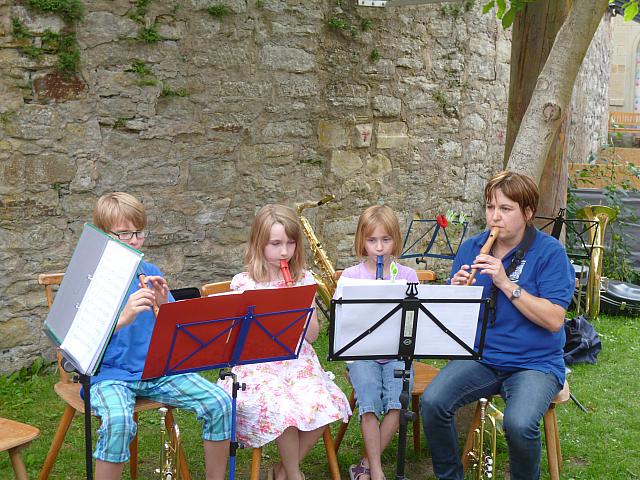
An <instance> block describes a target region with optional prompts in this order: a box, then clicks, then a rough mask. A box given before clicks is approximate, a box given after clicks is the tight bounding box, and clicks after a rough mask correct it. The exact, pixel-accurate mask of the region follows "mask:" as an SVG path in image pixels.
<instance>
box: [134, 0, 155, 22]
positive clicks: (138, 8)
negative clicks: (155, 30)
mask: <svg viewBox="0 0 640 480" xmlns="http://www.w3.org/2000/svg"><path fill="white" fill-rule="evenodd" d="M150 3H151V0H136V3H135V4H134V6H133V12H132V13H130V14H129V18H131V20H134V21H136V22H138V23H141V24H142V23H144V16H145V15H146V14H147V10H149V4H150Z"/></svg>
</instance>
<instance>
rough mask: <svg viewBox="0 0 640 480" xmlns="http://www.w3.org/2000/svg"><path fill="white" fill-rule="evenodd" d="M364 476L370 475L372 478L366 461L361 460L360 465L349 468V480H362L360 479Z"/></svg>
mask: <svg viewBox="0 0 640 480" xmlns="http://www.w3.org/2000/svg"><path fill="white" fill-rule="evenodd" d="M363 475H368V476H369V478H371V473H370V470H369V469H368V468H367V467H365V466H364V460H361V461H360V463H359V464H358V465H351V466H350V467H349V478H350V479H351V480H362V479H361V478H360V477H362V476H363Z"/></svg>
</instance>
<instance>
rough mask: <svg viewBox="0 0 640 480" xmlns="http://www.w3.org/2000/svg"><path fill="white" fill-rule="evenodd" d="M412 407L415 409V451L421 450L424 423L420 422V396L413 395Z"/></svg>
mask: <svg viewBox="0 0 640 480" xmlns="http://www.w3.org/2000/svg"><path fill="white" fill-rule="evenodd" d="M411 409H412V410H413V414H414V415H415V417H413V451H414V452H416V453H418V452H420V430H421V429H422V425H421V424H420V396H419V395H412V396H411Z"/></svg>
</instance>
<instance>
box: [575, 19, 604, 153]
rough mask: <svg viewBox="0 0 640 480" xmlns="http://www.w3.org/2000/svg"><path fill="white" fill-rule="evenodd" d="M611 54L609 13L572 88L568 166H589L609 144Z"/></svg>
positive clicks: (597, 32)
mask: <svg viewBox="0 0 640 480" xmlns="http://www.w3.org/2000/svg"><path fill="white" fill-rule="evenodd" d="M611 55H612V44H611V16H610V14H609V13H607V14H606V15H605V18H603V19H602V22H601V23H600V26H599V27H598V30H597V31H596V34H595V35H594V36H593V40H592V41H591V45H590V46H589V50H587V54H586V55H585V58H584V60H583V62H582V67H580V71H579V72H578V77H577V78H576V83H575V86H574V87H573V96H572V98H571V121H570V123H569V127H568V133H567V146H566V154H567V160H568V162H569V163H587V162H588V161H589V160H590V158H591V157H592V156H594V155H597V154H598V152H599V151H600V149H601V148H602V145H603V144H605V143H606V142H607V132H608V123H609V78H610V76H611Z"/></svg>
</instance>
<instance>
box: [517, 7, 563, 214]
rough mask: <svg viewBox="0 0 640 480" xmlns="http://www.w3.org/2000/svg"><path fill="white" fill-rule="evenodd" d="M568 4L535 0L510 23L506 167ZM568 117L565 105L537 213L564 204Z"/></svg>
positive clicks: (550, 152)
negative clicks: (565, 140) (565, 132)
mask: <svg viewBox="0 0 640 480" xmlns="http://www.w3.org/2000/svg"><path fill="white" fill-rule="evenodd" d="M569 6H570V1H569V0H537V1H536V2H533V3H528V4H526V5H525V7H524V9H523V10H522V11H521V12H520V13H518V15H517V16H516V19H515V22H514V23H513V35H512V43H511V78H510V80H509V113H508V116H507V136H506V141H505V156H504V163H505V167H506V164H507V162H508V160H509V155H510V154H511V149H512V147H513V143H514V141H515V139H516V135H517V134H518V130H519V129H520V123H521V122H522V118H523V117H524V114H525V112H526V110H527V107H528V106H529V101H530V100H531V95H532V93H533V90H534V87H535V85H536V81H537V79H538V76H539V75H540V72H541V71H542V69H543V67H544V64H545V62H546V61H547V58H548V57H549V52H550V51H551V48H552V47H553V43H554V41H555V39H556V36H557V34H558V31H559V30H560V27H562V24H563V23H564V21H565V19H566V18H567V13H568V11H569ZM569 118H570V111H569V109H568V108H567V109H565V111H564V114H563V115H562V125H561V127H560V130H561V132H559V133H558V134H557V135H555V138H554V140H553V143H552V145H551V148H550V150H549V154H548V155H547V159H546V162H545V167H544V170H543V173H542V177H541V179H540V182H539V185H538V186H539V188H540V202H539V204H538V215H542V216H554V215H555V214H556V213H557V212H558V210H559V209H560V208H564V207H565V206H566V198H567V175H568V173H567V165H566V157H565V148H564V147H565V143H564V139H565V135H564V132H562V130H564V129H565V128H566V126H567V124H568V122H569Z"/></svg>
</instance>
